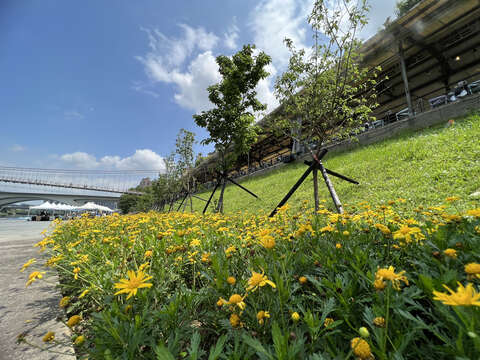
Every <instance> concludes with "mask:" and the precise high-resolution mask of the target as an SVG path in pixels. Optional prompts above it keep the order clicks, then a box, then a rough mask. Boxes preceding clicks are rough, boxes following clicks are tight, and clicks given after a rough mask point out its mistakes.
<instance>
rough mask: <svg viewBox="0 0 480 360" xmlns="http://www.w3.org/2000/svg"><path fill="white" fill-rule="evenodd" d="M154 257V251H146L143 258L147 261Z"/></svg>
mask: <svg viewBox="0 0 480 360" xmlns="http://www.w3.org/2000/svg"><path fill="white" fill-rule="evenodd" d="M152 256H153V250H147V251H145V254H144V255H143V258H144V259H146V258H150V257H152Z"/></svg>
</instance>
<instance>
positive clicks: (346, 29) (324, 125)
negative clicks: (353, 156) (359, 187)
mask: <svg viewBox="0 0 480 360" xmlns="http://www.w3.org/2000/svg"><path fill="white" fill-rule="evenodd" d="M367 12H368V6H367V4H366V0H359V1H357V0H316V1H315V3H314V6H313V11H312V13H311V15H310V16H309V18H308V22H309V24H310V26H311V27H312V31H313V39H314V45H313V47H312V49H311V51H306V50H304V49H300V50H297V49H296V48H295V47H294V44H293V41H292V40H289V39H286V40H285V43H286V45H287V47H288V49H289V50H290V52H291V58H290V62H289V66H288V69H287V71H286V72H285V73H284V74H283V75H281V76H280V77H279V78H278V79H277V81H276V83H275V94H276V96H277V98H278V99H279V102H280V104H281V106H282V114H283V116H282V117H280V119H278V118H276V119H274V121H272V123H271V126H272V127H273V128H274V129H277V130H280V131H282V132H284V133H285V134H288V136H291V137H292V138H294V140H296V141H297V142H298V143H301V144H303V145H304V146H305V147H306V148H307V149H308V150H309V151H310V153H311V155H312V158H313V161H314V162H317V163H318V165H319V167H314V168H313V177H314V198H315V209H316V210H318V180H317V172H318V170H319V169H320V170H321V172H322V175H323V177H324V180H325V182H326V184H327V187H328V189H329V191H330V193H331V196H332V199H333V201H334V203H335V206H336V207H337V210H338V211H339V212H343V209H342V205H341V203H340V200H339V199H338V196H337V195H336V193H335V189H334V188H333V185H332V183H331V182H330V180H329V178H328V175H327V173H326V172H325V171H324V170H325V169H324V168H323V165H321V159H319V155H320V153H321V148H322V145H324V144H325V143H327V142H329V141H331V140H332V139H333V138H336V139H341V138H343V139H345V138H348V137H350V136H351V134H352V132H355V130H356V129H357V128H358V127H359V126H360V125H362V124H364V123H365V122H367V121H369V120H371V116H370V113H371V111H372V108H374V107H375V106H376V94H375V92H374V91H373V88H374V85H375V78H376V76H377V75H376V71H373V72H372V71H370V72H369V70H368V69H367V68H366V67H362V66H361V63H360V61H361V55H360V53H359V48H360V45H361V42H360V41H359V40H358V39H357V36H358V33H359V32H360V30H361V28H362V27H363V26H364V25H365V24H366V23H367V17H366V15H367ZM377 70H378V69H377Z"/></svg>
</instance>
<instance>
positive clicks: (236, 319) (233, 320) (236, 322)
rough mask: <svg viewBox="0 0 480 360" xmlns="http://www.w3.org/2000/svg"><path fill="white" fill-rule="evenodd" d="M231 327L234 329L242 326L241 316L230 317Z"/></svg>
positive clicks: (233, 315)
mask: <svg viewBox="0 0 480 360" xmlns="http://www.w3.org/2000/svg"><path fill="white" fill-rule="evenodd" d="M230 325H232V327H234V328H235V327H238V326H240V316H238V315H237V314H232V315H230Z"/></svg>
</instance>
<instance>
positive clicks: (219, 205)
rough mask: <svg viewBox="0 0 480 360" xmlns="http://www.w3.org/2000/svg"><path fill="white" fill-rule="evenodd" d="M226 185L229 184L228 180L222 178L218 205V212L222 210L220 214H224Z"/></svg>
mask: <svg viewBox="0 0 480 360" xmlns="http://www.w3.org/2000/svg"><path fill="white" fill-rule="evenodd" d="M225 185H227V181H226V180H225V179H222V191H221V192H220V198H219V199H218V205H217V212H220V214H223V193H224V192H225Z"/></svg>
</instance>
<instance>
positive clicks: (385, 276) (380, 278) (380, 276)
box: [373, 266, 408, 290]
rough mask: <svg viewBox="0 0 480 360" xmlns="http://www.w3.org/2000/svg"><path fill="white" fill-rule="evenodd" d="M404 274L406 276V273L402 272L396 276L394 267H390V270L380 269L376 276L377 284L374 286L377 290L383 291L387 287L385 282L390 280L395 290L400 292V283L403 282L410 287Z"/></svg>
mask: <svg viewBox="0 0 480 360" xmlns="http://www.w3.org/2000/svg"><path fill="white" fill-rule="evenodd" d="M403 274H405V271H400V272H399V273H398V274H396V273H395V268H394V267H393V266H389V267H388V269H385V268H382V269H378V270H377V273H376V274H375V282H374V283H373V285H374V286H375V288H376V289H378V290H381V289H383V288H385V285H386V284H385V282H384V280H390V281H391V282H392V286H393V288H394V289H395V290H400V281H403V282H404V283H405V284H407V285H408V279H407V277H406V276H404V275H403Z"/></svg>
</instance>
